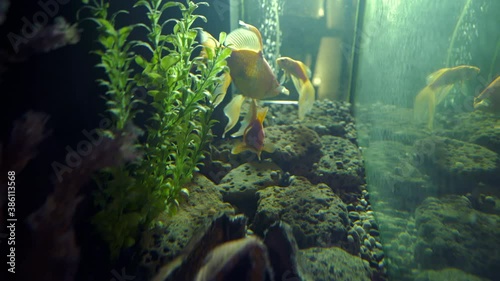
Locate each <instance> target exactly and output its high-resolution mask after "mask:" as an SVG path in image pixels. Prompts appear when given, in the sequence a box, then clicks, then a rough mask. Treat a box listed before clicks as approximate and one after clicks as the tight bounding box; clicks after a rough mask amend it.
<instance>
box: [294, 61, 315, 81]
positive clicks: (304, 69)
mask: <svg viewBox="0 0 500 281" xmlns="http://www.w3.org/2000/svg"><path fill="white" fill-rule="evenodd" d="M297 62H298V63H299V66H300V68H301V69H302V71H303V72H304V73H305V74H306V77H307V78H309V79H311V77H312V72H311V69H310V68H309V66H307V65H305V64H304V63H303V62H301V61H297Z"/></svg>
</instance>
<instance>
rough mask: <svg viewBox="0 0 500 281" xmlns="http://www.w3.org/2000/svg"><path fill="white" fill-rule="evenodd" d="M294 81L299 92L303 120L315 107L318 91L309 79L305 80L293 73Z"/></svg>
mask: <svg viewBox="0 0 500 281" xmlns="http://www.w3.org/2000/svg"><path fill="white" fill-rule="evenodd" d="M292 81H293V85H294V86H295V89H296V90H297V92H298V93H299V120H303V119H304V117H305V116H306V114H307V113H308V112H309V111H311V109H312V107H313V104H314V100H315V98H316V97H315V95H316V93H315V90H314V87H313V85H312V83H311V81H310V80H309V79H307V80H305V81H303V80H301V79H299V78H297V77H295V76H293V75H292Z"/></svg>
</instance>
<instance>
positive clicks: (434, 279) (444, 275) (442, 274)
mask: <svg viewBox="0 0 500 281" xmlns="http://www.w3.org/2000/svg"><path fill="white" fill-rule="evenodd" d="M443 280H453V281H488V280H489V279H485V278H481V277H478V276H475V275H472V274H467V273H466V272H463V271H462V270H460V269H456V268H445V269H442V270H425V271H423V272H420V273H419V274H418V275H417V277H416V278H415V281H443Z"/></svg>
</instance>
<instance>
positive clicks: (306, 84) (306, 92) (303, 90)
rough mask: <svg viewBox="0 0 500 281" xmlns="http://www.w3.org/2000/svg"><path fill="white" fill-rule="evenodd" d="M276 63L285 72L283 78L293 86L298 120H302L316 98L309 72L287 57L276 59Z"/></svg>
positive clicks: (303, 65) (302, 64)
mask: <svg viewBox="0 0 500 281" xmlns="http://www.w3.org/2000/svg"><path fill="white" fill-rule="evenodd" d="M276 62H277V63H278V65H279V67H281V69H283V71H285V77H286V76H290V77H291V78H292V82H293V85H294V86H295V89H296V90H297V92H298V93H299V120H303V119H304V117H305V115H306V114H307V113H308V112H310V111H311V109H312V107H313V104H314V100H315V98H316V97H315V90H314V87H313V85H312V83H311V81H310V80H309V77H311V70H310V69H309V68H308V67H307V66H306V65H305V64H304V63H302V62H301V61H298V60H293V59H291V58H289V57H281V58H278V59H277V60H276Z"/></svg>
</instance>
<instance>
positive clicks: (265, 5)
mask: <svg viewBox="0 0 500 281" xmlns="http://www.w3.org/2000/svg"><path fill="white" fill-rule="evenodd" d="M241 7H242V9H241V10H240V14H241V18H242V19H244V21H248V22H249V23H251V24H253V25H255V26H257V27H260V28H259V29H260V31H261V33H262V36H263V38H264V54H265V56H266V59H267V61H268V62H269V63H270V64H271V66H272V67H273V68H274V69H275V72H277V70H276V66H275V61H276V59H277V58H278V57H280V56H285V57H290V58H293V59H295V60H299V61H302V62H303V63H305V64H306V65H307V66H308V67H309V68H310V70H311V73H312V77H311V81H312V83H313V85H314V86H315V88H316V93H317V98H318V99H335V100H344V101H347V100H349V92H350V87H351V72H352V71H351V70H352V66H353V48H352V46H353V42H354V39H355V28H356V22H357V16H356V15H357V12H358V1H352V0H349V1H347V0H313V1H308V4H307V5H305V4H304V1H300V0H287V1H278V0H259V4H258V5H256V3H255V1H242V4H241ZM286 86H287V88H288V89H290V91H291V95H290V96H288V97H284V98H287V99H290V100H293V101H296V100H297V96H298V94H297V92H296V90H295V89H294V87H293V85H286ZM277 98H283V96H280V97H277Z"/></svg>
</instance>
